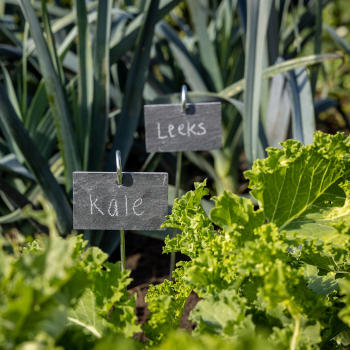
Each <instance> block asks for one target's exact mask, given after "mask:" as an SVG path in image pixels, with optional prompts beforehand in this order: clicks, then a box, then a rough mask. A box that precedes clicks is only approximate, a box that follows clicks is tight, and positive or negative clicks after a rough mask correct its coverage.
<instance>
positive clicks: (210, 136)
mask: <svg viewBox="0 0 350 350" xmlns="http://www.w3.org/2000/svg"><path fill="white" fill-rule="evenodd" d="M145 127H146V150H147V152H178V151H209V150H213V149H221V148H222V131H221V103H220V102H211V103H189V104H187V105H186V114H182V113H181V105H179V104H176V105H175V104H169V105H149V106H145Z"/></svg>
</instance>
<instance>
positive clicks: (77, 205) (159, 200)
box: [73, 171, 168, 230]
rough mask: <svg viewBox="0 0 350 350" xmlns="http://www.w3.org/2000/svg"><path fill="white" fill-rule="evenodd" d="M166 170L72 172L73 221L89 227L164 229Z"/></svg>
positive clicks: (166, 192) (76, 224)
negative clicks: (119, 173)
mask: <svg viewBox="0 0 350 350" xmlns="http://www.w3.org/2000/svg"><path fill="white" fill-rule="evenodd" d="M166 215H168V174H167V173H128V172H124V173H123V179H122V185H118V183H117V173H109V172H80V171H77V172H74V173H73V225H74V228H75V229H90V230H164V229H161V228H160V225H161V224H162V223H163V222H164V221H165V220H166V218H165V216H166Z"/></svg>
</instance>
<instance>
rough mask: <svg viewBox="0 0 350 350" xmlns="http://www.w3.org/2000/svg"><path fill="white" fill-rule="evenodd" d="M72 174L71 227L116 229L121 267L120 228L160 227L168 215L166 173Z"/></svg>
mask: <svg viewBox="0 0 350 350" xmlns="http://www.w3.org/2000/svg"><path fill="white" fill-rule="evenodd" d="M116 165H117V172H116V173H115V172H83V171H77V172H74V173H73V226H74V228H75V229H90V230H101V229H102V230H120V253H121V268H122V270H125V237H124V230H125V229H127V230H164V229H161V228H160V226H161V224H162V223H163V222H164V221H165V219H166V218H165V217H166V215H168V174H167V173H142V172H134V173H129V172H124V173H123V172H122V167H121V158H120V152H119V151H117V152H116Z"/></svg>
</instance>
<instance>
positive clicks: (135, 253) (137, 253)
mask: <svg viewBox="0 0 350 350" xmlns="http://www.w3.org/2000/svg"><path fill="white" fill-rule="evenodd" d="M163 246H164V242H163V241H161V240H158V239H154V238H151V237H145V236H141V235H137V234H134V233H126V235H125V252H126V268H127V269H130V270H131V271H132V272H131V275H130V277H131V278H133V281H132V282H131V284H130V285H129V287H128V290H129V292H130V293H131V294H134V293H137V299H136V315H137V318H138V323H141V324H144V323H145V322H146V321H147V318H148V316H149V311H148V309H147V303H146V302H145V296H146V294H147V290H148V286H149V285H150V284H154V285H155V284H159V283H162V282H163V281H164V279H169V269H170V255H169V254H162V250H163ZM118 260H120V253H119V250H118V249H117V250H116V251H115V253H114V254H113V255H112V256H111V261H113V262H115V261H118ZM181 260H182V261H184V260H189V258H188V257H187V256H185V255H182V254H179V253H177V254H176V262H178V261H181ZM199 300H200V299H199V297H198V296H197V294H196V293H194V292H192V293H191V295H190V296H189V298H188V299H187V302H186V306H185V310H184V313H183V316H182V318H181V321H180V328H182V329H187V330H189V331H191V330H193V328H194V327H195V324H192V323H190V322H189V320H188V316H189V313H190V311H191V310H193V308H194V307H195V306H196V304H197V303H198V301H199ZM136 337H137V338H138V339H140V340H145V338H144V336H143V335H142V334H138V335H137V336H136Z"/></svg>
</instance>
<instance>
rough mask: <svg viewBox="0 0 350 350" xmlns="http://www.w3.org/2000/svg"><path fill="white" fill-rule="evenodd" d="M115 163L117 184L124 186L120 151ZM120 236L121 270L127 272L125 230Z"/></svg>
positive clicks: (117, 153)
mask: <svg viewBox="0 0 350 350" xmlns="http://www.w3.org/2000/svg"><path fill="white" fill-rule="evenodd" d="M115 161H116V169H117V184H118V185H119V186H121V185H122V184H123V172H122V161H121V154H120V151H116V152H115ZM119 234H120V270H121V271H125V261H126V258H125V233H124V230H120V231H119Z"/></svg>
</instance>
